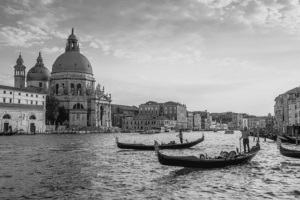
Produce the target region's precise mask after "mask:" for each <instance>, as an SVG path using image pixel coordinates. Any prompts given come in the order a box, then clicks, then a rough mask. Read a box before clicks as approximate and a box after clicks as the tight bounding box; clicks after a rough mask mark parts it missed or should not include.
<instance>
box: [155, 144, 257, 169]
mask: <svg viewBox="0 0 300 200" xmlns="http://www.w3.org/2000/svg"><path fill="white" fill-rule="evenodd" d="M155 150H156V154H157V157H158V161H159V162H160V164H162V165H168V166H177V167H191V168H206V169H210V168H222V167H226V166H230V165H239V164H245V163H247V162H250V161H251V160H252V159H253V158H254V156H255V155H256V154H257V153H258V151H259V150H260V147H259V144H258V145H257V146H255V147H252V149H251V151H250V153H247V154H240V155H234V156H233V155H232V156H228V157H227V158H213V159H201V158H198V157H196V156H167V155H164V154H162V153H161V152H160V151H159V148H158V147H156V148H155Z"/></svg>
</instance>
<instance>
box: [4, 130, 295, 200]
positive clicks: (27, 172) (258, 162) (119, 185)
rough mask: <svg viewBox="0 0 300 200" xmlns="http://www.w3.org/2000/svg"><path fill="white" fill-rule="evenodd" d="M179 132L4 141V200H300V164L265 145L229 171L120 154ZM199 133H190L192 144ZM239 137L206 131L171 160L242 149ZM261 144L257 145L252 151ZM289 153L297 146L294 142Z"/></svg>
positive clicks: (145, 154) (152, 156) (135, 153)
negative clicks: (128, 144) (125, 147)
mask: <svg viewBox="0 0 300 200" xmlns="http://www.w3.org/2000/svg"><path fill="white" fill-rule="evenodd" d="M175 135H176V133H163V134H155V135H140V134H136V133H129V134H120V133H119V134H88V135H36V136H34V137H27V136H14V137H1V141H0V160H1V165H0V199H243V200H244V199H299V198H300V191H299V188H298V185H299V184H300V168H299V166H300V160H298V159H293V158H287V157H283V156H281V155H280V153H279V152H278V150H277V146H276V144H275V143H274V142H272V141H270V140H267V141H266V142H263V141H262V140H261V147H262V150H261V151H260V152H259V153H258V155H257V156H256V157H255V158H254V159H253V160H252V161H251V163H248V164H245V165H240V166H232V167H226V168H223V169H212V170H207V169H193V168H180V167H170V166H162V165H160V164H159V163H158V161H157V158H156V156H155V153H154V152H152V151H133V150H121V149H117V148H116V145H115V139H114V138H115V137H116V136H118V138H119V141H122V142H131V143H133V142H136V143H144V144H153V141H154V140H158V141H159V142H164V143H168V142H169V141H171V140H175V141H176V142H177V143H178V142H179V141H178V138H177V137H176V136H175ZM201 136H202V133H200V132H191V133H184V137H185V138H187V139H188V141H192V140H195V139H197V138H199V137H201ZM239 136H240V133H237V132H236V133H235V134H233V135H225V134H224V133H222V132H218V133H213V132H210V133H208V132H207V133H205V141H204V142H202V143H200V144H199V145H197V146H195V147H193V148H191V149H186V150H164V153H165V154H169V155H194V156H199V155H200V154H201V153H207V154H208V155H209V156H211V157H214V156H218V155H219V153H220V152H221V151H224V150H225V151H231V150H235V149H236V147H238V148H239V140H238V137H239ZM254 144H255V142H254V141H252V139H251V140H250V146H252V145H254ZM285 145H286V146H288V147H289V148H293V149H295V148H297V147H295V146H294V145H287V144H285Z"/></svg>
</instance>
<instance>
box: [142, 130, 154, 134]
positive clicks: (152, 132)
mask: <svg viewBox="0 0 300 200" xmlns="http://www.w3.org/2000/svg"><path fill="white" fill-rule="evenodd" d="M155 133H157V132H156V130H153V129H150V130H146V131H144V132H140V134H155Z"/></svg>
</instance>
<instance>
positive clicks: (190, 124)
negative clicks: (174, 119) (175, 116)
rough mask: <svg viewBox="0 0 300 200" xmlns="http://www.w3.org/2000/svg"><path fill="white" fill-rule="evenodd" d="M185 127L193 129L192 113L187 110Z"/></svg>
mask: <svg viewBox="0 0 300 200" xmlns="http://www.w3.org/2000/svg"><path fill="white" fill-rule="evenodd" d="M186 113H187V114H186V115H187V129H189V130H193V129H194V126H193V125H194V114H193V112H191V111H187V112H186Z"/></svg>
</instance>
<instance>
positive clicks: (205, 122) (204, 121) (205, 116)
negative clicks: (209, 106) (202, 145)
mask: <svg viewBox="0 0 300 200" xmlns="http://www.w3.org/2000/svg"><path fill="white" fill-rule="evenodd" d="M194 114H199V115H200V117H201V128H200V129H201V130H207V129H209V126H210V125H209V124H208V120H207V119H208V118H209V115H210V114H209V112H207V110H205V111H194Z"/></svg>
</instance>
